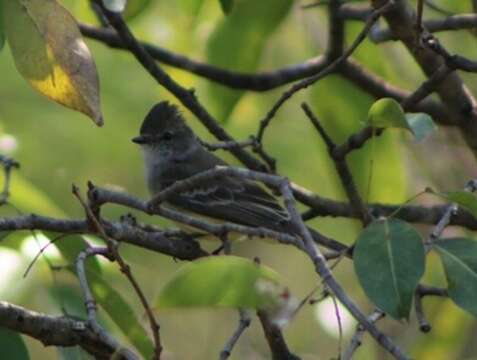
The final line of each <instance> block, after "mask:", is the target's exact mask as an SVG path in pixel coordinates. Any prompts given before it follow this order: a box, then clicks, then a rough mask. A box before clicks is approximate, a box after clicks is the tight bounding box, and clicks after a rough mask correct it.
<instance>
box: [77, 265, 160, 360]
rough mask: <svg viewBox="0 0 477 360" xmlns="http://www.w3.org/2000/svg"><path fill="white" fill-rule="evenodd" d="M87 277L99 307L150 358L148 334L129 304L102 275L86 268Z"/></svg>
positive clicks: (146, 357) (151, 345)
mask: <svg viewBox="0 0 477 360" xmlns="http://www.w3.org/2000/svg"><path fill="white" fill-rule="evenodd" d="M86 273H87V277H88V281H89V282H90V286H91V291H92V292H93V296H94V298H95V299H96V301H97V302H98V303H99V304H100V305H101V308H102V309H104V311H106V313H107V314H108V315H109V317H110V318H111V320H113V321H114V323H115V324H116V325H117V326H118V327H119V328H120V329H121V331H122V332H123V334H124V335H125V336H126V337H127V339H128V340H129V341H130V342H131V343H132V344H133V345H134V346H135V347H136V349H137V350H138V351H139V352H140V353H141V355H142V356H143V358H144V359H150V358H151V357H152V354H153V350H154V346H153V344H152V342H151V340H150V336H149V334H148V333H147V332H146V331H145V330H144V327H143V326H142V325H141V324H142V323H143V321H141V319H140V317H138V316H137V315H136V314H135V313H134V311H133V309H132V308H131V306H130V305H129V304H128V303H127V302H126V300H124V299H123V297H122V296H121V294H119V293H118V292H117V291H116V290H115V289H114V288H113V287H112V286H111V285H110V284H109V283H108V282H107V280H105V279H104V277H103V276H102V275H99V274H98V273H96V272H95V271H91V270H88V269H87V272H86Z"/></svg>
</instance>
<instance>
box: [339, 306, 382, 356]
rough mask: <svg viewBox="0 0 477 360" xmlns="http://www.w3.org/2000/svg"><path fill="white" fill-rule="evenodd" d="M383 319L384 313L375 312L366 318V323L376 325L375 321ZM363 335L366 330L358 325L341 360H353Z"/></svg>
mask: <svg viewBox="0 0 477 360" xmlns="http://www.w3.org/2000/svg"><path fill="white" fill-rule="evenodd" d="M383 317H384V313H383V312H382V311H380V310H375V311H373V312H372V313H371V314H370V315H369V316H368V321H369V322H370V323H373V324H374V323H376V321H378V320H379V319H382V318H383ZM365 333H366V329H365V328H364V327H363V325H361V324H358V326H357V327H356V332H355V333H354V335H353V337H352V338H351V341H350V344H349V345H348V347H347V348H346V350H345V352H344V354H343V357H342V358H341V360H351V359H352V358H353V355H354V353H355V352H356V350H357V349H358V348H359V347H360V346H361V344H362V341H363V337H364V334H365Z"/></svg>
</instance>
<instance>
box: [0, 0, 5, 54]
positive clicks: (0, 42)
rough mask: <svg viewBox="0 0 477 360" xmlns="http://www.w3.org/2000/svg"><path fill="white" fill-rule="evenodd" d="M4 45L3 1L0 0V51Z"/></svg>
mask: <svg viewBox="0 0 477 360" xmlns="http://www.w3.org/2000/svg"><path fill="white" fill-rule="evenodd" d="M4 45H5V28H4V24H3V0H0V51H1V50H2V49H3V46H4Z"/></svg>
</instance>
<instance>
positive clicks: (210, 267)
mask: <svg viewBox="0 0 477 360" xmlns="http://www.w3.org/2000/svg"><path fill="white" fill-rule="evenodd" d="M277 279H278V275H277V274H276V273H275V272H274V271H273V270H272V269H270V268H268V267H265V266H262V265H258V264H256V263H254V262H253V261H251V260H248V259H244V258H240V257H236V256H212V257H207V258H204V259H200V260H197V261H194V262H191V263H188V264H186V265H184V266H183V267H182V268H181V269H180V270H179V271H178V272H177V273H176V274H175V275H174V276H173V277H172V279H171V280H169V281H168V282H167V283H166V284H165V285H164V287H163V288H162V291H161V293H160V294H159V299H158V301H157V303H156V305H157V307H158V308H159V309H165V308H172V307H205V306H211V307H217V306H221V307H237V308H254V309H256V308H260V307H263V306H265V305H267V304H269V303H270V302H271V301H272V300H271V299H270V298H269V297H270V292H269V291H266V289H268V286H267V285H266V284H267V283H276V282H277Z"/></svg>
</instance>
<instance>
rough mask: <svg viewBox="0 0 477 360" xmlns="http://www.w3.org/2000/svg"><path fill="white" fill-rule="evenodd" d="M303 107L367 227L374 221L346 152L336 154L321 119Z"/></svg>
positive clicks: (349, 197)
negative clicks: (354, 176)
mask: <svg viewBox="0 0 477 360" xmlns="http://www.w3.org/2000/svg"><path fill="white" fill-rule="evenodd" d="M301 107H302V109H303V111H304V112H305V114H306V115H307V117H308V118H309V119H310V121H311V123H312V124H313V126H314V127H315V129H316V130H317V131H318V133H319V134H320V135H321V137H322V138H323V141H324V142H325V144H326V146H327V148H328V153H329V154H330V157H331V158H332V159H333V161H334V164H335V168H336V171H337V172H338V175H339V178H340V180H341V184H342V185H343V188H344V189H345V192H346V195H347V196H348V199H349V201H350V204H351V206H352V207H353V209H354V210H355V211H356V213H357V214H359V217H360V219H361V222H362V223H363V226H364V227H366V225H368V224H369V223H370V222H371V221H372V217H371V215H370V214H369V212H368V209H367V208H366V206H365V204H364V202H363V200H362V199H361V195H360V194H359V192H358V189H357V187H356V184H355V183H354V179H353V176H352V174H351V170H350V169H349V167H348V164H347V162H346V157H345V155H346V153H343V154H344V155H343V156H339V155H338V156H337V155H336V154H338V153H335V149H336V144H335V143H334V142H333V140H332V139H331V137H330V136H329V135H328V133H327V132H326V130H325V129H324V128H323V126H322V125H321V123H320V121H319V120H318V118H317V117H316V116H315V114H314V113H313V112H312V111H311V109H310V107H309V106H308V105H307V104H306V103H303V104H302V105H301Z"/></svg>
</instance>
